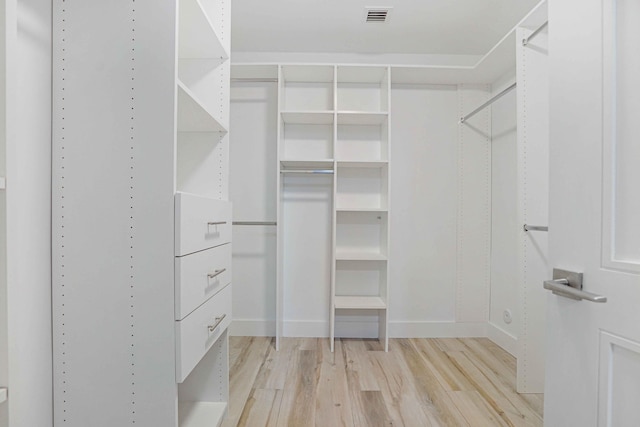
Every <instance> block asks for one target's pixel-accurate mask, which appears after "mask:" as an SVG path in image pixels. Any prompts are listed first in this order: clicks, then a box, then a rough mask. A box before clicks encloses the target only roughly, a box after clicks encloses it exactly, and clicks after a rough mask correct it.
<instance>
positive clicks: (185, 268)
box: [175, 243, 231, 320]
mask: <svg viewBox="0 0 640 427" xmlns="http://www.w3.org/2000/svg"><path fill="white" fill-rule="evenodd" d="M175 272H176V278H175V288H176V299H175V307H176V320H182V319H184V318H185V317H186V316H187V315H188V314H189V313H191V312H192V311H193V310H195V309H196V308H197V307H198V306H199V305H200V304H202V303H203V302H205V301H206V300H208V299H209V298H211V296H213V295H215V294H216V293H218V292H219V291H220V289H222V288H223V287H224V286H226V285H228V284H229V283H230V282H231V243H227V244H224V245H222V246H216V247H215V248H211V249H207V250H204V251H201V252H196V253H194V254H190V255H185V256H182V257H176V269H175Z"/></svg>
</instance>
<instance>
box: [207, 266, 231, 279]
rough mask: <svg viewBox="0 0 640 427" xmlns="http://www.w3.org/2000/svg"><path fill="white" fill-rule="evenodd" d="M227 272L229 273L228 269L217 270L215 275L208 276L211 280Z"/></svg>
mask: <svg viewBox="0 0 640 427" xmlns="http://www.w3.org/2000/svg"><path fill="white" fill-rule="evenodd" d="M225 271H227V269H226V268H223V269H222V270H216V271H214V272H213V273H209V274H207V277H208V278H209V279H213V278H214V277H216V276H219V275H220V274H222V273H224V272H225Z"/></svg>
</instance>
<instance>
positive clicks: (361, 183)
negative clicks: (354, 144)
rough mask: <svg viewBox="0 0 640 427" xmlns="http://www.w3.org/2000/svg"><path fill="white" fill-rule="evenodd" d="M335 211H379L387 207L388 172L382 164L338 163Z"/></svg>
mask: <svg viewBox="0 0 640 427" xmlns="http://www.w3.org/2000/svg"><path fill="white" fill-rule="evenodd" d="M337 165H338V168H337V180H336V209H337V210H338V211H348V210H381V211H384V210H386V209H387V208H388V205H389V197H388V193H389V191H388V190H389V188H388V187H389V179H388V175H389V170H388V167H387V164H386V163H384V162H353V163H351V162H338V164H337Z"/></svg>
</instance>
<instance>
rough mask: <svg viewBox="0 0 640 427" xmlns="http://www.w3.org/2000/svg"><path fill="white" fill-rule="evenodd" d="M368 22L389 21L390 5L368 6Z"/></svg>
mask: <svg viewBox="0 0 640 427" xmlns="http://www.w3.org/2000/svg"><path fill="white" fill-rule="evenodd" d="M365 10H366V12H367V19H366V22H388V20H389V13H390V12H391V8H390V7H366V8H365Z"/></svg>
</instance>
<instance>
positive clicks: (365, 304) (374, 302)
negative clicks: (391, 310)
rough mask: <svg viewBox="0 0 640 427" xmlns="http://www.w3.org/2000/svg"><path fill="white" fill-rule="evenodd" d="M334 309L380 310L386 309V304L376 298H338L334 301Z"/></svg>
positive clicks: (337, 296)
mask: <svg viewBox="0 0 640 427" xmlns="http://www.w3.org/2000/svg"><path fill="white" fill-rule="evenodd" d="M334 307H335V308H336V309H352V310H353V309H357V310H381V309H386V308H387V304H386V303H385V302H384V300H383V299H382V298H380V297H378V296H339V295H336V297H335V300H334Z"/></svg>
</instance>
